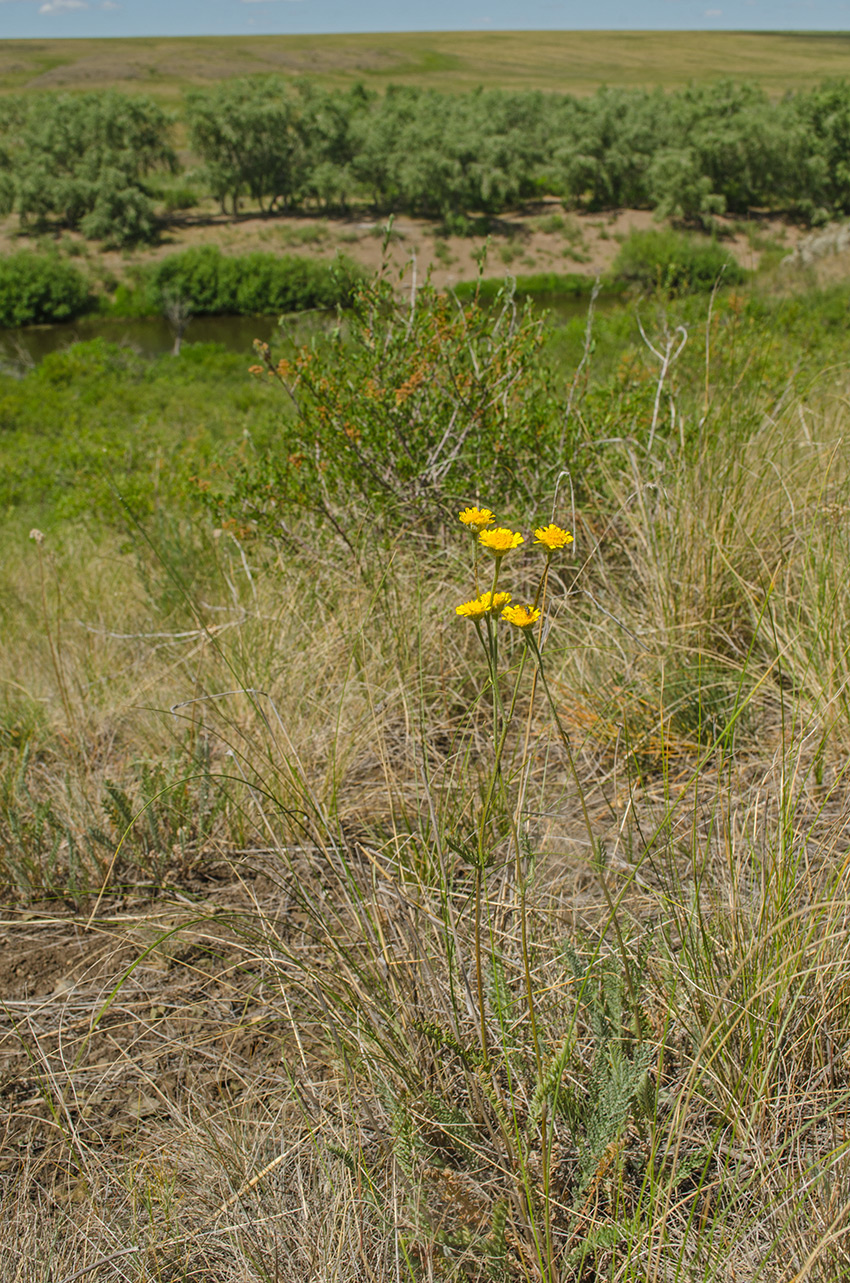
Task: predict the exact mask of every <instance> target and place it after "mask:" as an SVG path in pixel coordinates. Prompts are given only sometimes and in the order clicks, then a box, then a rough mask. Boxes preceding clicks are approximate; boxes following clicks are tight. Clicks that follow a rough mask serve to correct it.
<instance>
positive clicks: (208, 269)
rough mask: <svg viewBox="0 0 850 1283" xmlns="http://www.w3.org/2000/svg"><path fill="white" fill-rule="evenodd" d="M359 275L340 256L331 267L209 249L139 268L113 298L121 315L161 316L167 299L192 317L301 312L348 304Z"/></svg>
mask: <svg viewBox="0 0 850 1283" xmlns="http://www.w3.org/2000/svg"><path fill="white" fill-rule="evenodd" d="M360 276H361V273H360V271H359V269H358V268H357V266H356V265H355V264H354V263H352V262H351V261H350V260H349V259H346V258H344V257H342V256H340V257H339V258H337V259H336V261H335V262H333V263H320V262H316V261H315V260H314V259H309V258H299V257H295V256H288V257H286V256H285V257H282V258H278V257H277V256H276V255H275V254H263V253H254V254H245V255H241V256H228V255H225V254H222V253H221V251H220V250H219V249H217V248H215V247H214V246H212V245H205V246H202V247H200V248H198V249H188V250H185V251H183V253H181V254H172V255H170V256H169V257H168V258H165V259H163V260H162V261H161V262H159V263H157V264H156V265H155V266H153V267H150V268H146V269H143V270H142V271H141V272H140V273H139V274H138V276H137V284H136V287H135V289H133V290H129V289H127V288H126V287H124V288H122V289H119V290H118V293H117V294H116V300H115V310H116V311H117V312H119V313H122V314H130V315H151V314H155V313H158V312H161V311H162V309H163V306H164V303H165V302H166V300H168V299H180V300H181V301H182V302H183V303H185V304H186V305H187V306H188V307H189V308H190V310H191V311H192V312H193V313H194V314H195V315H196V316H205V315H206V316H210V315H216V314H231V315H239V316H257V315H260V314H262V313H270V312H302V311H307V310H309V309H311V308H331V307H336V306H337V304H340V305H344V304H346V303H348V302H349V301H350V298H351V294H352V290H353V288H354V285H355V282H356V281H357V280H359V279H360Z"/></svg>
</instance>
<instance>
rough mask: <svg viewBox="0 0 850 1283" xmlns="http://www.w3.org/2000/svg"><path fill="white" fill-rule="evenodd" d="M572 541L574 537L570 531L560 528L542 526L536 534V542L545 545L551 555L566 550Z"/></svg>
mask: <svg viewBox="0 0 850 1283" xmlns="http://www.w3.org/2000/svg"><path fill="white" fill-rule="evenodd" d="M572 541H573V537H572V535H571V534H570V532H569V530H562V529H561V527H560V526H541V527H540V529H539V530H535V532H534V542H535V543H540V544H543V547H544V548H545V549H546V550H547V551H548V552H550V553H552V552H557V551H558V550H559V549H561V548H566V546H567V544H571V543H572Z"/></svg>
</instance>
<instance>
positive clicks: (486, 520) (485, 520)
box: [458, 508, 496, 530]
mask: <svg viewBox="0 0 850 1283" xmlns="http://www.w3.org/2000/svg"><path fill="white" fill-rule="evenodd" d="M458 516H459V517H460V519H461V521H462V522H463V524H464V525H465V526H472V528H473V530H483V529H484V527H485V526H489V525H490V524H491V522H493V521H495V520H496V518H495V517H494V516H493V514H492V512H491V511H490V509H489V508H464V510H463V512H459V513H458Z"/></svg>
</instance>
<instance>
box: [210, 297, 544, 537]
mask: <svg viewBox="0 0 850 1283" xmlns="http://www.w3.org/2000/svg"><path fill="white" fill-rule="evenodd" d="M542 341H543V323H542V320H541V318H540V317H539V316H537V315H535V313H534V311H533V309H532V308H531V306H530V305H528V306H526V307H525V308H524V309H521V310H519V309H515V308H514V305H513V299H512V297H511V296H510V295H509V294H507V293H504V292H503V295H502V298H501V299H500V300H497V301H496V303H495V305H494V306H492V307H481V306H479V305H478V304H477V303H475V302H472V303H469V304H467V305H466V306H465V307H461V306H460V305H459V304H458V301H457V299H456V298H453V297H452V296H451V295H447V294H441V293H438V292H437V291H436V289H435V288H434V286H433V285H431V284H430V283H428V282H426V283H425V284H424V285H423V286H422V287H421V288H420V289H419V290H418V292H417V294H416V296H415V301H414V304H413V306H411V305H410V303H409V301H408V299H407V297H406V296H405V297H404V298H400V297H399V295H398V292H397V289H396V284H395V282H390V281H388V280H386V279H385V278H384V277H380V276H379V277H377V278H376V279H375V280H373V281H372V282H370V283H369V284H366V285H364V286H363V287H362V288H361V289H360V290H359V291H358V292H357V294H356V297H355V299H354V304H353V307H352V309H351V311H350V313H349V314H348V317H347V324H346V325H345V326H344V327H342V326H340V327H336V329H335V331H334V333H333V335H331V336H329V339H328V341H327V342H325V343H315V342H314V343H310V344H306V345H304V346H302V347H299V348H298V349H297V350H296V352H295V354H294V357H293V358H292V359H284V360H283V361H281V362H280V363H278V362H277V361H276V360H275V359H273V358H272V356H271V353H270V351H269V349H268V348H264V349H261V350H260V351H261V355H262V357H263V359H264V361H265V362H266V363H267V365H268V368H269V369H270V370H272V371H273V372H274V373H276V375H277V376H278V379H279V380H280V382H281V383H283V384H284V385H285V386H286V388H287V389H288V391H289V392H290V394H291V395H290V396H289V397H288V398H284V399H283V402H282V405H283V407H285V409H284V413H285V414H286V415H287V418H286V425H285V428H282V430H281V432H280V433H279V434H278V435H277V437H276V439H275V441H274V444H273V447H272V449H271V450H270V451H269V453H268V454H267V455H266V456H265V457H262V456H261V455H259V453H258V454H257V455H252V457H251V458H250V459H248V460H245V461H244V462H243V464H242V466H240V467H239V469H238V472H237V473H236V474H235V475H233V476H231V475H228V485H227V489H226V492H221V493H218V494H216V495H213V494H212V493H210V494H209V495H208V498H209V499H210V500H211V501H212V503H213V506H214V510H215V511H216V513H217V516H218V517H219V518H221V517H223V518H225V519H232V520H235V521H236V522H237V524H238V525H239V526H240V528H243V529H246V530H253V531H256V532H258V533H260V534H263V535H266V536H269V537H271V538H272V539H276V538H278V537H279V535H280V517H281V512H282V511H283V510H284V509H285V508H286V507H287V506H288V505H291V506H293V507H295V508H306V509H308V510H310V511H312V512H314V513H316V514H317V515H319V516H321V517H325V518H327V520H328V521H329V522H330V523H331V525H332V526H333V527H334V528H335V529H336V530H337V532H338V533H342V534H343V537H345V538H346V539H348V538H349V537H352V538H353V537H356V528H357V527H358V525H359V523H360V521H361V519H362V515H361V514H362V513H363V512H368V513H369V529H370V531H371V532H372V533H373V534H374V533H375V531H376V530H377V529H378V528H379V527H380V526H382V527H383V529H384V530H390V529H397V528H398V526H399V524H401V525H406V524H408V523H409V522H410V521H411V519H412V517H413V515H414V514H417V513H418V514H419V515H421V516H424V517H425V518H426V519H427V520H429V521H430V520H440V519H442V516H443V515H444V513H445V510H446V504H451V503H457V502H460V501H461V500H462V499H464V498H465V497H466V496H468V495H469V494H472V493H476V492H477V491H478V490H479V489H482V490H484V491H486V492H487V493H498V494H501V495H502V496H510V495H511V494H513V493H519V494H525V493H527V487H528V485H529V484H530V481H529V475H530V473H529V470H531V471H532V472H533V473H534V474H536V473H537V472H538V470H539V465H540V457H541V453H544V454H545V451H543V445H544V441H545V440H546V433H547V430H548V428H549V426H550V424H551V404H552V403H551V390H550V387H549V383H548V379H547V373H546V370H545V368H541V364H540V362H539V361H538V359H537V357H538V353H539V348H540V345H541V343H542ZM260 372H261V371H260ZM559 426H560V425H559ZM551 457H552V460H553V465H552V466H559V465H557V464H556V463H554V460H555V457H556V456H555V455H554V453H553V454H552V456H551ZM359 501H362V506H361V504H360V502H359Z"/></svg>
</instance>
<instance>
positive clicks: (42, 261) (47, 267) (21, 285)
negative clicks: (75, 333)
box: [0, 251, 91, 326]
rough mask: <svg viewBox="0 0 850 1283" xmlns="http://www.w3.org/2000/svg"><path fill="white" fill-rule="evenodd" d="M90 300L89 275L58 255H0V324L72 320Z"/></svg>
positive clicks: (33, 323) (84, 308)
mask: <svg viewBox="0 0 850 1283" xmlns="http://www.w3.org/2000/svg"><path fill="white" fill-rule="evenodd" d="M90 303H91V294H90V292H89V286H88V282H87V281H86V278H85V277H84V276H83V274H82V273H81V272H80V271H78V270H77V268H76V267H74V266H73V265H72V264H71V263H66V262H63V260H62V259H60V258H59V257H58V255H52V254H30V253H27V252H26V251H23V252H22V253H20V254H10V255H9V256H8V257H7V258H0V326H12V325H38V324H39V323H42V322H47V321H69V320H71V319H72V318H73V317H75V316H79V315H80V313H81V312H84V311H85V310H86V309H87V307H88V306H89V305H90Z"/></svg>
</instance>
